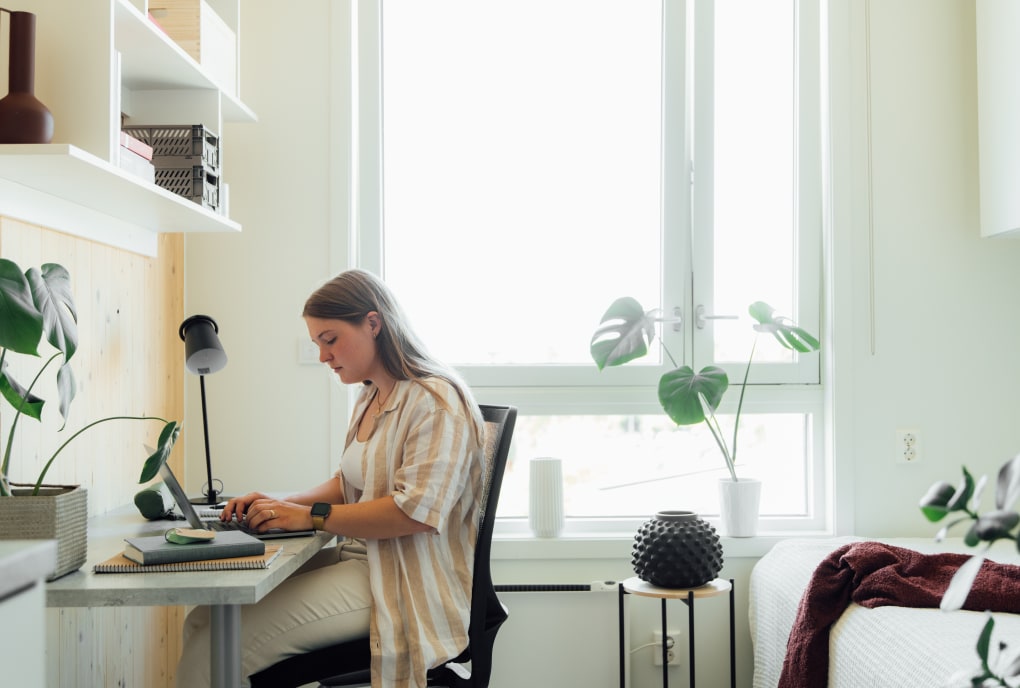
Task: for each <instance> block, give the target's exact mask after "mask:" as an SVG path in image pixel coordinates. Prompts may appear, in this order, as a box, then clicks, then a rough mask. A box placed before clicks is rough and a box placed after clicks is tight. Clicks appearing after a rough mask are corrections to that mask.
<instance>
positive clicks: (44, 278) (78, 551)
mask: <svg viewBox="0 0 1020 688" xmlns="http://www.w3.org/2000/svg"><path fill="white" fill-rule="evenodd" d="M77 318H78V315H77V309H76V308H75V304H74V299H73V297H72V295H71V278H70V275H69V274H68V272H67V270H66V269H65V268H63V267H62V266H60V265H57V264H55V263H46V264H44V265H43V266H42V267H41V268H35V267H32V268H29V269H28V270H27V271H25V272H24V273H23V272H22V271H21V268H20V267H18V265H17V264H16V263H14V262H13V261H10V260H7V259H4V258H0V396H2V397H3V399H4V400H6V402H7V405H9V406H10V409H11V415H10V416H9V418H10V420H9V425H7V426H6V427H5V426H4V425H3V424H2V423H0V457H2V458H0V539H3V540H11V539H18V540H21V539H56V540H57V568H56V570H54V572H53V574H51V576H50V578H49V579H50V580H53V579H54V578H58V577H59V576H62V575H64V574H66V573H70V572H71V571H75V570H77V569H78V568H80V567H81V565H82V564H84V563H85V557H86V535H87V527H86V521H87V519H88V508H87V493H86V490H85V488H83V487H81V486H80V485H74V486H64V485H45V484H44V483H43V481H44V480H45V478H46V473H47V472H48V471H49V469H50V466H51V465H53V461H54V460H55V459H56V458H57V456H59V455H60V453H61V452H62V451H63V450H64V448H65V447H67V445H68V444H70V443H71V441H73V440H74V439H75V438H76V437H78V436H79V435H81V434H82V433H83V432H85V431H86V430H88V429H89V428H92V427H94V426H96V425H99V424H100V423H105V422H107V421H112V420H156V421H160V422H162V423H163V429H162V431H161V433H160V436H159V443H158V446H157V448H156V450H155V452H154V454H153V455H152V457H150V460H151V459H153V457H157V460H166V457H167V456H169V454H170V450H171V448H172V447H173V444H174V442H175V441H176V440H177V436H178V435H179V434H180V425H179V424H178V423H177V422H176V421H167V420H164V419H162V418H154V417H150V416H112V417H109V418H103V419H100V420H96V421H93V422H91V423H89V424H87V425H85V426H84V427H82V428H81V429H79V430H77V431H76V432H74V433H72V434H71V435H70V436H68V437H67V439H66V440H64V441H63V442H61V443H60V444H59V446H58V447H57V449H56V450H55V451H54V452H53V454H52V455H51V456H50V458H49V460H48V461H46V463H45V464H44V465H43V468H42V470H41V471H40V472H39V475H38V477H37V478H36V479H35V482H34V483H31V484H20V483H13V482H11V480H10V477H9V470H10V466H11V456H12V454H13V451H14V440H15V437H16V434H15V431H16V430H17V428H18V423H19V421H21V419H23V418H26V417H27V418H32V419H35V420H36V421H41V420H42V414H43V408H44V406H45V405H46V402H45V401H44V400H43V399H41V398H40V397H39V396H37V395H36V394H35V393H34V392H33V389H35V387H36V385H37V384H38V383H39V381H40V380H41V379H42V377H43V374H44V373H45V372H46V371H47V370H48V369H50V370H51V369H52V368H51V366H55V367H56V370H55V373H54V374H55V376H56V385H57V393H58V397H59V410H60V414H61V416H62V417H63V418H64V422H65V423H66V421H67V416H68V410H69V409H70V406H71V401H72V400H73V399H74V393H75V383H74V375H73V373H72V371H71V367H70V365H69V362H70V360H71V358H72V357H73V356H74V354H75V351H76V350H77V348H78V324H77V323H78V321H77ZM44 343H48V344H49V346H50V347H52V349H53V350H54V351H53V353H52V354H49V356H48V358H47V359H46V360H45V361H44V362H43V363H42V365H41V366H40V367H39V368H38V370H36V371H35V372H34V374H31V373H30V374H31V380H30V381H29V382H28V384H27V385H23V384H21V383H20V382H19V381H18V380H17V379H16V377H15V373H14V371H13V370H12V366H11V361H10V360H9V358H11V357H13V356H15V355H20V356H26V357H35V358H38V359H42V354H40V352H39V347H40V345H43V344H44ZM25 379H27V378H25ZM2 408H6V405H4V404H2V403H0V410H2ZM0 420H4V417H3V414H0ZM63 431H64V428H63V427H61V428H60V429H59V430H58V432H63ZM55 441H56V438H55Z"/></svg>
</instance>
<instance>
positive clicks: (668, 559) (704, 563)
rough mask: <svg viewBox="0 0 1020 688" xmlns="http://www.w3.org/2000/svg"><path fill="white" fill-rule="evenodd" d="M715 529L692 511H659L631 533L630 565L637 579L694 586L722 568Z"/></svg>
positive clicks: (665, 585) (654, 583)
mask: <svg viewBox="0 0 1020 688" xmlns="http://www.w3.org/2000/svg"><path fill="white" fill-rule="evenodd" d="M722 554H723V552H722V545H720V544H719V535H718V534H717V533H716V532H715V528H713V527H712V525H711V524H710V523H709V522H708V521H706V520H705V519H703V518H701V517H700V516H698V515H697V514H696V513H694V512H693V511H660V512H658V513H657V514H655V518H653V519H651V520H648V521H645V522H644V524H642V526H641V527H640V528H639V529H638V532H637V534H636V535H635V536H634V548H633V551H632V556H631V564H633V566H634V573H636V574H637V576H638V578H640V579H641V580H643V581H647V582H648V583H651V584H652V585H657V586H659V587H661V588H697V587H700V586H702V585H704V584H705V583H708V582H709V581H711V580H714V579H715V578H716V576H717V575H719V571H721V570H722V565H723V556H722Z"/></svg>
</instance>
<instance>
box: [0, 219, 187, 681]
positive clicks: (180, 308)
mask: <svg viewBox="0 0 1020 688" xmlns="http://www.w3.org/2000/svg"><path fill="white" fill-rule="evenodd" d="M0 256H2V257H4V258H8V259H10V260H13V261H14V262H16V263H17V264H18V265H19V266H20V267H21V268H22V269H23V270H24V269H26V268H28V267H30V266H33V265H35V266H39V265H41V264H42V263H45V262H55V263H60V264H61V265H63V266H64V267H66V268H67V269H68V271H69V272H70V274H71V282H72V289H73V293H74V298H75V303H76V304H77V307H78V330H79V348H78V353H77V354H76V355H75V356H74V358H73V359H72V361H71V362H72V366H73V369H74V373H75V379H76V383H77V384H76V387H77V395H76V397H75V400H74V402H73V403H72V405H71V414H70V419H69V421H68V423H67V425H66V427H65V428H64V429H63V430H60V431H59V432H58V430H59V428H60V425H61V419H60V414H59V413H58V412H57V405H56V402H55V399H56V393H55V388H54V385H53V383H52V380H53V377H54V376H53V375H52V374H49V369H47V373H46V374H45V375H44V377H45V380H43V381H42V386H41V387H40V388H39V394H40V396H42V397H43V398H44V399H47V401H50V400H53V402H52V405H51V406H47V408H46V409H45V411H44V416H45V417H44V419H43V422H42V423H41V424H40V423H36V422H35V421H33V420H31V419H26V422H22V423H19V428H18V433H17V434H18V436H17V438H16V440H15V446H14V452H13V455H12V461H11V463H12V467H11V474H12V477H13V478H15V479H17V480H24V481H30V480H34V479H35V477H36V476H37V475H38V473H39V470H40V469H41V467H42V465H43V464H44V463H45V461H46V460H47V459H48V458H49V457H50V456H51V455H52V453H53V452H54V451H55V450H56V448H57V447H58V446H59V444H60V443H61V442H63V440H64V439H66V438H67V437H69V436H70V434H72V433H73V432H75V431H77V430H78V429H80V428H82V427H84V426H85V425H87V424H88V423H90V422H92V421H94V420H98V419H100V418H106V417H108V416H119V415H129V416H157V417H160V418H165V419H168V420H183V418H184V396H183V395H184V345H183V343H182V342H181V341H180V339H179V338H178V335H177V328H178V326H179V325H180V323H181V321H182V320H183V318H184V264H183V263H184V240H183V237H182V236H180V235H163V236H162V237H161V238H160V240H159V252H158V255H157V257H155V258H149V257H145V256H139V255H136V254H133V253H129V252H126V251H122V250H119V249H114V248H110V247H108V246H105V245H102V244H96V243H93V242H89V241H86V240H83V239H78V238H75V237H71V236H68V235H65V234H61V233H58V232H53V231H50V230H47V229H43V228H39V227H35V226H32V225H28V224H25V223H22V222H18V221H15V220H12V219H10V218H5V217H0ZM19 358H24V357H19ZM41 362H42V361H41V360H38V359H32V360H28V361H17V362H16V369H18V370H19V371H21V370H25V371H33V372H34V371H37V370H38V368H39V365H40V364H41ZM23 377H24V375H23ZM10 415H11V414H10V413H6V412H4V413H0V433H4V434H3V435H2V437H3V438H4V440H3V442H4V443H6V432H7V428H8V427H9V426H6V425H4V423H9V422H10ZM160 426H161V424H160V423H157V422H155V421H126V420H116V421H110V422H107V423H102V424H100V425H98V426H96V427H94V428H92V429H90V430H88V431H86V432H85V433H84V434H83V435H81V436H80V437H79V438H78V439H76V440H75V441H74V442H72V443H71V444H70V445H69V446H68V448H67V449H66V450H64V451H63V452H62V453H61V454H60V456H58V457H57V460H56V461H55V462H54V465H53V467H52V468H51V469H50V472H49V473H48V474H47V482H50V483H62V484H81V485H84V486H85V487H87V488H88V490H89V495H88V505H89V514H90V515H95V514H100V513H104V512H106V511H108V510H110V509H113V508H116V507H119V506H122V505H124V504H128V503H130V502H131V500H132V498H133V496H134V494H135V492H137V491H138V489H139V487H140V486H139V485H138V474H139V471H140V470H141V467H142V463H143V461H144V459H145V451H144V448H143V445H145V444H149V445H154V444H155V442H156V438H157V437H158V432H159V429H160ZM183 448H184V446H183V435H182V441H181V442H180V443H179V445H178V448H176V449H175V450H174V453H173V455H172V456H171V463H172V465H173V467H174V469H175V470H177V471H182V472H183ZM183 620H184V609H182V608H179V607H166V608H162V607H152V608H148V607H146V608H129V607H123V608H120V607H106V608H96V609H48V610H47V618H46V621H47V630H46V637H47V671H48V672H49V673H48V674H47V685H48V686H51V687H54V686H145V687H147V688H163V687H167V688H169V687H170V686H173V685H174V675H175V670H176V665H177V658H178V657H179V656H180V632H181V627H182V624H183Z"/></svg>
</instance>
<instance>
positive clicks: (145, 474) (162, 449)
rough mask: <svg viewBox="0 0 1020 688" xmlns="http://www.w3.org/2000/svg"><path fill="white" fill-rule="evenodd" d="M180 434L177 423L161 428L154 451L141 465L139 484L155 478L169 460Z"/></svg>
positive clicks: (170, 423)
mask: <svg viewBox="0 0 1020 688" xmlns="http://www.w3.org/2000/svg"><path fill="white" fill-rule="evenodd" d="M180 434H181V424H180V423H178V422H177V421H170V422H168V423H167V424H166V425H165V426H163V431H162V432H161V433H159V443H158V444H157V446H156V450H155V451H153V452H152V454H151V455H150V456H149V458H147V459H146V460H145V464H143V465H142V474H141V476H140V477H139V478H138V482H139V483H147V482H149V481H150V480H152V479H153V478H155V477H156V474H157V473H159V468H160V466H162V465H163V464H164V463H166V460H167V459H168V458H170V451H171V450H172V449H173V448H174V442H176V441H177V436H178V435H180Z"/></svg>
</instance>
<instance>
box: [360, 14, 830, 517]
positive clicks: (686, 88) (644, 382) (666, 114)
mask: <svg viewBox="0 0 1020 688" xmlns="http://www.w3.org/2000/svg"><path fill="white" fill-rule="evenodd" d="M382 2H383V0H356V2H355V3H353V5H352V25H351V40H352V54H353V55H354V56H355V57H354V59H355V60H356V64H355V65H354V66H353V69H352V73H351V82H352V83H351V89H352V100H353V105H352V111H353V113H352V120H353V122H352V141H351V149H352V156H351V169H352V175H351V177H352V179H351V182H350V189H349V193H350V195H351V217H350V219H351V228H352V231H351V232H350V236H349V242H350V243H349V247H348V248H349V249H350V251H349V255H350V256H352V263H353V264H354V265H357V266H359V267H364V268H366V269H370V270H373V271H377V272H379V273H382V272H383V265H384V260H383V231H384V229H383V228H384V212H383V208H384V189H383V170H382V161H383V146H384V141H383V133H382V111H383V110H382V108H383V102H382V101H383V98H382V53H381V50H382ZM805 4H806V5H809V6H810V7H811V8H812V11H813V15H811V14H809V15H808V17H807V18H806V19H805V20H804V21H802V22H801V27H800V29H799V31H800V32H801V34H803V33H810V28H809V27H810V26H811V25H812V22H813V25H814V27H815V32H814V33H815V35H816V38H815V41H816V45H815V49H816V50H817V49H818V48H819V45H818V43H817V41H818V38H817V34H818V33H819V31H818V27H819V22H818V17H817V12H818V9H817V8H818V3H817V1H813V2H808V3H805ZM662 5H663V33H664V35H663V86H662V98H663V116H662V122H663V125H662V132H661V133H662V142H663V143H662V146H663V157H662V161H661V165H662V178H661V181H660V184H661V187H662V188H661V189H660V191H662V194H661V197H662V226H663V238H662V247H663V250H662V253H661V256H662V257H663V258H662V263H661V265H660V270H661V275H662V285H663V292H664V296H663V300H662V303H663V309H664V310H666V311H667V312H668V311H671V310H674V309H679V311H680V312H682V313H684V317H683V322H682V325H681V327H680V328H679V330H678V331H675V332H674V331H672V328H662V329H660V335H661V336H662V338H663V341H664V343H665V344H666V345H667V346H668V347H669V349H670V351H671V352H673V353H674V355H676V356H677V357H678V358H681V357H682V358H683V360H685V361H687V362H688V363H689V364H691V365H695V364H696V362H691V360H690V359H691V358H692V355H693V354H694V353H695V352H696V351H700V350H702V346H703V345H702V342H701V341H699V339H705V338H703V337H701V338H699V337H698V336H696V333H695V331H694V325H693V320H694V319H693V317H690V315H689V313H693V308H694V298H693V295H694V294H698V293H701V294H703V293H705V292H704V290H703V288H700V289H699V284H698V282H697V280H698V279H701V278H702V277H706V276H707V277H710V274H709V275H705V274H704V273H703V274H702V275H699V276H697V277H695V278H693V279H692V277H691V273H692V265H693V264H695V263H696V262H697V263H698V264H702V263H701V261H703V260H705V259H706V256H705V254H703V253H699V252H696V251H700V249H697V248H696V247H695V246H694V245H695V244H697V246H708V245H710V243H711V242H708V241H703V240H702V241H697V240H696V238H695V234H694V230H692V227H693V226H701V227H703V228H705V227H710V223H700V224H699V222H698V221H697V214H696V207H695V206H696V203H695V201H694V198H693V196H692V194H691V193H665V189H673V188H682V187H683V186H688V187H690V186H691V184H692V179H693V175H694V170H693V166H692V163H691V160H692V159H693V157H694V153H695V146H696V145H697V143H696V141H695V138H694V134H693V132H692V131H691V128H690V127H689V126H687V124H686V122H688V121H689V120H688V118H687V116H686V115H684V113H685V112H688V111H690V109H691V104H692V102H693V100H694V96H695V93H696V89H703V86H698V84H697V81H696V78H697V77H695V78H691V77H692V74H691V69H690V66H691V61H692V59H693V58H694V56H695V54H696V53H695V52H694V50H702V49H705V45H704V43H702V44H701V45H699V46H696V47H695V48H693V49H692V48H691V47H690V46H689V45H687V44H685V42H684V40H683V36H684V35H685V34H686V33H687V29H688V26H690V25H691V23H692V22H693V21H695V20H696V17H700V15H701V13H703V12H707V11H710V9H711V6H712V5H713V2H712V0H697V2H694V0H662ZM812 16H813V18H812ZM697 21H703V19H700V18H699V19H697ZM675 37H679V39H676V38H675ZM802 38H803V36H802ZM702 59H703V58H702ZM819 62H820V60H815V63H816V65H817V64H818V63H819ZM816 68H817V67H816ZM816 84H817V79H816ZM814 95H815V96H818V97H820V94H819V92H818V90H817V86H816V90H815V91H814ZM805 102H806V101H805ZM815 102H816V103H817V102H818V101H817V98H816V100H815ZM805 106H806V105H805ZM677 113H679V114H677ZM695 116H696V117H698V116H701V117H704V116H706V113H705V112H704V111H702V110H700V109H699V111H698V114H696V115H695ZM677 118H679V120H680V121H681V122H684V123H685V124H684V125H683V126H669V123H672V122H675V121H676V120H677ZM819 126H820V124H819ZM816 138H820V137H816ZM816 152H817V151H816ZM800 153H801V156H802V157H804V156H807V155H810V154H811V153H808V152H806V151H804V150H802V151H800ZM815 164H816V166H817V163H815ZM801 165H804V161H803V160H802V161H801ZM709 171H710V168H709V169H708V170H706V169H700V170H699V171H698V174H707V173H708V172H709ZM815 177H816V178H815V179H814V180H813V183H812V186H810V187H808V188H804V189H802V196H807V195H813V196H814V197H816V198H817V199H818V201H817V203H816V205H815V206H814V207H813V208H801V209H800V213H799V217H800V221H801V223H802V228H803V229H804V231H801V232H799V234H798V239H799V245H798V265H799V269H800V271H801V274H800V276H799V277H800V282H799V285H798V286H799V287H800V289H799V296H800V298H801V299H802V300H801V303H800V306H799V308H798V312H797V313H796V314H795V318H796V319H797V321H798V322H799V323H800V324H801V325H802V326H804V327H805V328H807V329H808V330H809V331H812V332H819V331H820V329H819V326H820V323H821V318H820V299H819V295H820V293H821V263H822V258H821V248H822V247H821V218H822V212H821V210H820V203H821V200H820V198H821V192H820V190H819V189H820V188H821V183H822V180H821V170H820V169H819V173H818V174H817V175H815ZM665 256H679V258H676V259H675V260H674V261H672V262H670V264H669V265H668V266H667V264H666V263H665V258H664V257H665ZM704 264H711V263H710V262H709V263H704ZM667 268H668V269H667ZM709 284H710V283H709ZM709 293H710V292H709ZM703 302H704V303H705V304H706V307H707V308H709V309H710V308H711V300H710V298H705V299H703ZM607 305H608V304H607ZM709 329H710V328H709ZM707 346H711V343H708V344H707ZM709 350H711V349H709ZM820 359H821V356H820V355H812V356H802V357H799V359H798V360H797V361H796V362H795V366H796V367H797V373H796V375H795V376H794V377H792V378H791V377H790V375H789V368H790V366H789V365H783V364H776V365H772V364H760V363H756V364H755V371H754V376H755V379H756V382H755V383H752V387H753V389H750V390H749V392H748V397H747V399H746V400H745V403H744V413H754V412H755V411H762V412H765V411H768V412H777V411H781V410H789V411H791V412H798V413H806V414H810V426H811V440H810V446H809V447H808V448H807V449H808V451H809V452H810V453H811V456H812V457H813V458H812V460H810V461H809V462H808V465H807V466H806V470H807V473H808V480H809V481H810V483H811V486H810V488H809V489H808V491H807V498H808V502H809V511H810V512H811V513H810V515H809V516H808V517H805V518H794V519H790V518H785V517H781V516H779V517H763V518H762V520H761V524H760V527H761V529H762V530H763V531H769V532H771V531H775V532H788V531H800V532H803V531H819V532H820V531H826V530H828V529H829V524H830V523H831V521H832V516H831V510H832V499H831V489H830V488H829V482H830V481H829V478H828V475H829V473H830V469H829V466H828V462H827V459H826V452H825V446H824V436H825V434H826V432H825V427H824V423H825V422H826V414H825V409H824V390H823V388H822V385H821V383H820V370H821V362H820ZM703 364H704V363H697V367H700V365H703ZM724 367H725V368H728V373H729V374H730V378H731V381H733V380H740V379H742V377H743V368H742V367H740V368H737V367H735V366H732V365H724ZM666 369H667V368H666V366H665V365H663V366H650V365H631V366H623V367H621V368H616V369H613V370H612V371H611V373H612V376H613V377H612V378H611V379H607V376H606V374H605V372H606V371H603V372H602V373H599V371H597V369H596V368H595V366H594V365H590V366H581V365H562V366H502V367H487V366H464V367H459V368H458V370H459V371H460V373H461V374H462V375H463V376H464V378H465V380H467V381H468V383H469V384H470V386H471V387H472V390H473V391H474V393H475V395H476V397H477V398H478V400H479V401H480V402H482V403H509V404H514V405H516V406H518V407H519V408H523V409H527V413H529V414H535V415H556V414H557V413H569V414H574V413H592V414H609V413H613V414H626V413H645V414H656V413H662V409H661V407H660V406H659V405H658V403H657V401H656V399H655V395H654V389H655V387H656V385H657V384H658V378H659V377H660V375H661V374H662V373H663V372H664V371H665V370H666ZM784 371H785V372H784ZM737 396H738V395H737V394H735V393H733V392H732V391H731V393H729V394H728V395H727V397H726V398H725V399H724V401H723V404H722V406H721V408H720V412H722V413H727V412H729V413H732V412H733V411H734V410H735V409H734V407H735V405H736V398H737ZM720 460H721V459H720ZM706 516H707V517H708V518H709V520H710V521H712V520H714V516H713V515H706ZM641 520H642V519H639V518H634V519H590V518H584V519H569V520H568V525H567V528H566V530H565V533H566V534H568V535H582V536H591V535H595V534H606V533H615V534H617V535H619V534H623V533H626V534H627V535H628V536H629V535H630V534H632V533H633V531H634V530H635V529H636V527H637V525H639V524H640V522H641ZM497 532H499V533H501V534H506V535H518V534H525V533H526V532H527V519H524V518H501V519H499V522H498V524H497Z"/></svg>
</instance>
